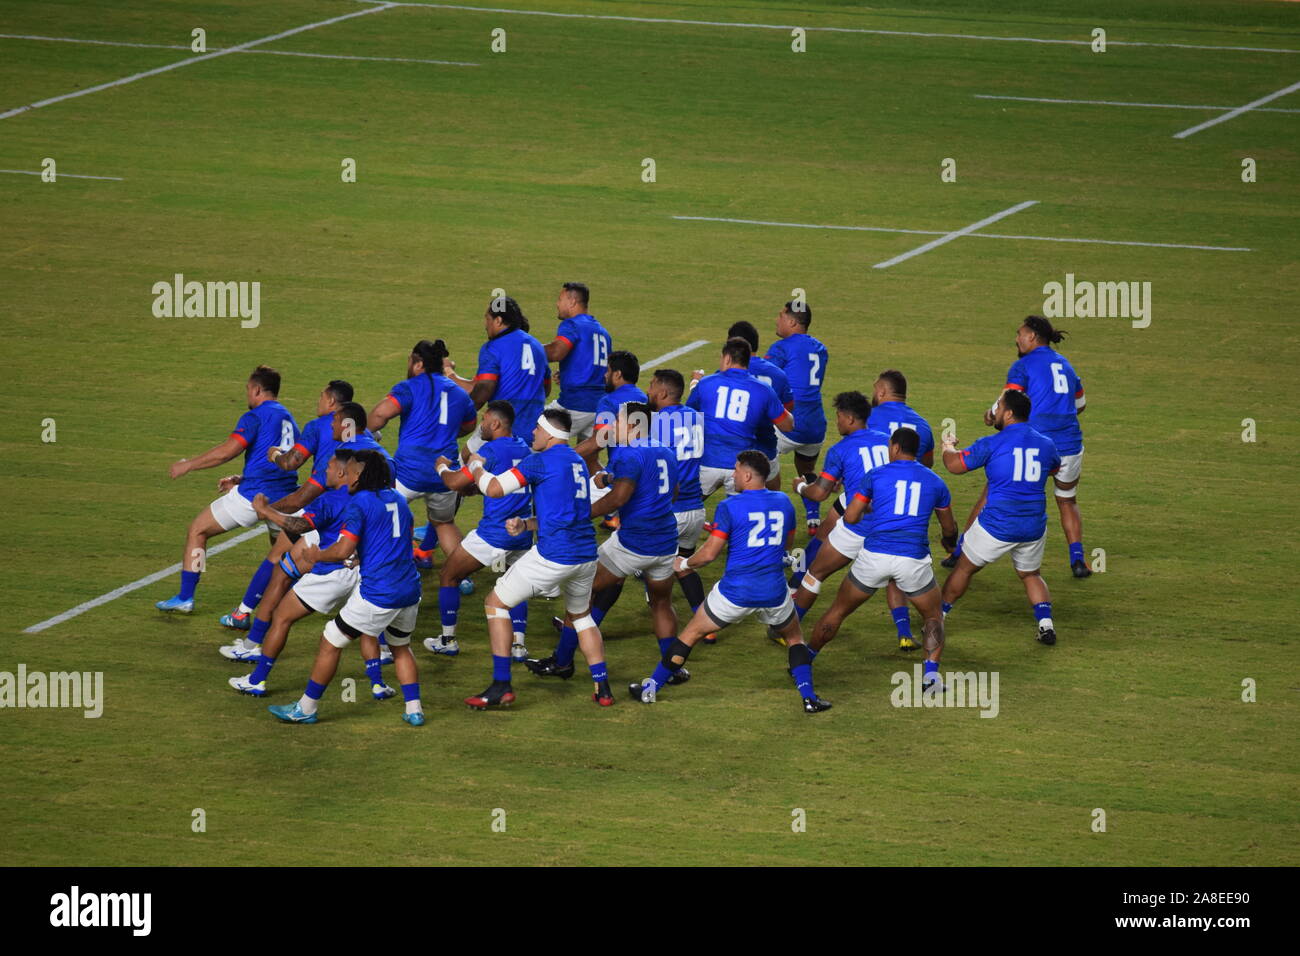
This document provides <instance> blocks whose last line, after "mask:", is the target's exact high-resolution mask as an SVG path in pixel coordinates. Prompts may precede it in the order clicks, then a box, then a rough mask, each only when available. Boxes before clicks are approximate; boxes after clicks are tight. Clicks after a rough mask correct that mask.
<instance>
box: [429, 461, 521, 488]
mask: <svg viewBox="0 0 1300 956" xmlns="http://www.w3.org/2000/svg"><path fill="white" fill-rule="evenodd" d="M465 467H466V468H468V469H469V473H470V474H471V475H474V476H475V480H476V483H477V484H478V490H479V491H481V492H483V495H484V496H485V497H487V498H504V497H505V496H506V495H510V494H514V493H515V492H516V491H518V490H519V489H520V488H522V487H524V485H525V484H527V482H526V481H524V480H523V479H522V478H521V477H520V475H519V472H518V471H517V470H515V469H514V468H511V469H510V470H509V471H503V472H502V473H501V474H499V475H494V474H492V472H490V471H488V470H487V469H486V468H484V467H483V458H482V456H480V455H471V456H470V459H469V461H467V462H466V463H465ZM437 468H438V475H439V477H441V478H442V480H443V484H446V482H447V477H448V475H450V473H451V468H450V467H449V466H448V462H447V459H446V458H439V459H438V462H437Z"/></svg>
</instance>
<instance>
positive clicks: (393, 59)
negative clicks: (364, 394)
mask: <svg viewBox="0 0 1300 956" xmlns="http://www.w3.org/2000/svg"><path fill="white" fill-rule="evenodd" d="M0 40H43V41H48V42H50V43H83V44H91V45H94V46H129V47H137V48H140V49H145V50H188V49H190V48H189V47H188V46H185V45H184V44H181V43H128V42H126V41H125V40H83V39H80V38H78V37H47V36H35V35H31V34H22V33H0ZM224 51H225V48H224V47H218V48H217V49H215V50H213V51H212V52H214V53H220V52H224ZM236 52H239V53H260V54H264V55H268V56H306V57H314V58H316V59H320V60H369V61H374V62H377V63H430V64H433V65H435V66H480V65H481V64H478V63H465V62H462V61H460V60H419V59H413V58H411V57H405V56H352V55H347V54H343V53H300V52H298V51H297V50H238V51H236ZM1223 109H1225V110H1226V109H1230V107H1227V106H1225V107H1223Z"/></svg>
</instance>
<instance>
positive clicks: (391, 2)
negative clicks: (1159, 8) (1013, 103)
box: [356, 0, 1300, 53]
mask: <svg viewBox="0 0 1300 956" xmlns="http://www.w3.org/2000/svg"><path fill="white" fill-rule="evenodd" d="M356 2H358V3H380V2H383V3H386V4H387V5H388V6H396V7H429V8H431V9H434V10H469V11H473V12H475V13H514V14H518V15H520V16H529V17H563V18H565V19H569V20H620V21H623V22H626V23H671V24H680V25H684V26H698V27H736V28H738V29H746V30H793V29H794V28H795V27H796V26H802V28H803V29H805V30H808V31H810V32H811V31H813V30H816V31H819V32H822V33H865V34H870V35H873V36H887V37H922V38H925V39H945V40H999V41H1003V42H1007V43H1054V44H1064V45H1066V46H1089V47H1090V46H1092V41H1091V40H1050V39H1045V38H1043V37H1005V36H1001V37H1000V36H986V35H983V34H978V33H919V32H914V31H910V30H868V29H865V28H863V27H813V26H807V25H804V24H781V23H742V22H737V21H728V20H681V19H677V18H672V17H629V16H620V15H616V14H612V13H556V12H555V11H552V10H516V9H511V8H509V7H471V6H466V5H464V4H458V3H414V2H400V0H356ZM1106 42H1107V45H1108V46H1152V47H1169V48H1173V49H1178V50H1237V51H1244V52H1246V53H1300V50H1287V49H1282V48H1277V47H1259V46H1206V45H1202V44H1197V43H1157V42H1154V41H1146V40H1107V41H1106Z"/></svg>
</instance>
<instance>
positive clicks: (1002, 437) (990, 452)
mask: <svg viewBox="0 0 1300 956" xmlns="http://www.w3.org/2000/svg"><path fill="white" fill-rule="evenodd" d="M961 457H962V461H963V462H965V464H966V467H967V468H969V469H971V470H974V469H976V468H983V469H984V474H985V476H986V477H987V478H988V483H989V495H988V498H987V499H986V500H985V502H984V509H983V510H982V511H981V512H980V514H979V523H980V525H982V526H983V528H984V530H985V531H987V532H988V533H989V534H991V535H993V537H995V538H997V539H998V540H999V541H1037V540H1038V539H1039V538H1041V537H1042V536H1043V534H1044V532H1046V531H1047V495H1046V493H1045V492H1044V490H1043V489H1044V488H1045V487H1046V486H1047V479H1048V477H1050V476H1051V475H1054V474H1056V471H1057V469H1058V468H1060V467H1061V456H1060V455H1059V454H1058V453H1057V451H1056V445H1055V444H1053V442H1052V440H1051V439H1050V438H1048V437H1046V436H1045V435H1042V434H1039V433H1038V432H1036V431H1034V429H1033V428H1032V427H1030V426H1029V425H1027V424H1025V423H1023V422H1020V423H1016V424H1011V425H1007V426H1006V427H1005V428H1003V429H1002V431H1000V432H998V433H997V434H996V435H985V436H984V437H983V438H981V439H979V441H977V442H975V443H974V444H973V445H971V446H970V447H969V448H967V449H966V450H965V451H963V452H962V453H961Z"/></svg>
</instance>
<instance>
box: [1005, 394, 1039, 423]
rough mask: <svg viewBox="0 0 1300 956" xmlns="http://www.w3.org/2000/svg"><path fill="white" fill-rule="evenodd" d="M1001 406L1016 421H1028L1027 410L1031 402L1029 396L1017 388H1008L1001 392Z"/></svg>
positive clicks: (1030, 406)
mask: <svg viewBox="0 0 1300 956" xmlns="http://www.w3.org/2000/svg"><path fill="white" fill-rule="evenodd" d="M1002 407H1003V408H1005V409H1006V410H1007V411H1009V412H1010V413H1011V417H1012V418H1014V419H1015V420H1016V421H1018V422H1027V421H1029V412H1030V410H1031V408H1032V403H1031V402H1030V401H1029V396H1028V395H1026V394H1025V393H1024V392H1022V391H1021V390H1020V389H1018V388H1009V389H1007V390H1006V391H1005V392H1003V393H1002Z"/></svg>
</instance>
